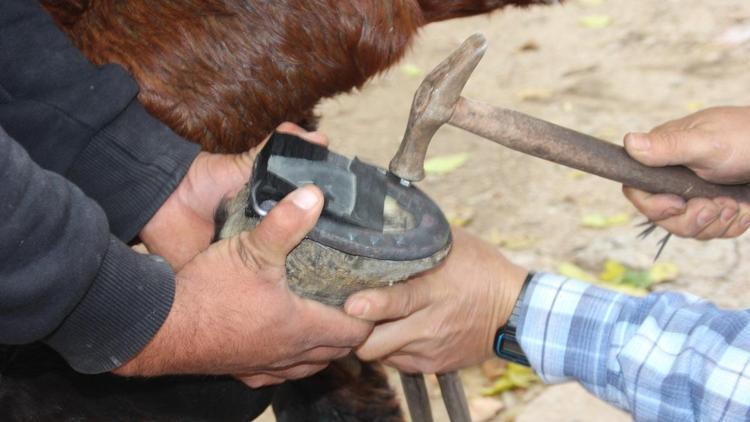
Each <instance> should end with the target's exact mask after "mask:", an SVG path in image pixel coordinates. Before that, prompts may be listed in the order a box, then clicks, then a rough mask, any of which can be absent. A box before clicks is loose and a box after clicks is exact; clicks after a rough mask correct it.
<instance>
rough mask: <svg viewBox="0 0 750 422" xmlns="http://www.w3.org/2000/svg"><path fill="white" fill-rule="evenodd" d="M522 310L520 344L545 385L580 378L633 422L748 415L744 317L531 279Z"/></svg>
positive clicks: (673, 300) (675, 299)
mask: <svg viewBox="0 0 750 422" xmlns="http://www.w3.org/2000/svg"><path fill="white" fill-rule="evenodd" d="M520 306H521V307H522V308H521V312H522V316H521V323H520V324H519V331H518V332H519V341H520V343H521V346H522V348H523V350H524V352H525V353H526V355H527V356H528V358H529V361H530V362H531V364H532V366H533V367H534V369H535V370H536V371H537V372H538V373H539V374H540V376H541V377H542V378H543V379H544V380H545V381H546V382H560V381H564V380H570V379H575V380H578V381H580V382H581V383H582V384H583V385H584V386H585V387H586V388H587V389H589V390H590V391H591V392H592V393H594V394H595V395H597V396H598V397H600V398H602V399H604V400H607V401H608V402H610V403H612V404H615V405H617V406H619V407H622V408H624V409H626V410H628V411H630V412H631V413H632V414H633V416H634V418H635V419H636V420H641V419H643V420H657V419H659V420H662V419H669V420H687V419H702V420H719V419H721V418H722V415H725V417H726V416H731V415H742V416H743V417H744V415H745V414H746V413H747V412H748V410H750V407H748V403H747V397H750V383H748V382H746V380H747V377H748V376H749V375H750V368H748V367H747V365H746V364H747V363H748V362H750V328H748V326H749V325H750V314H748V312H746V311H724V310H719V309H717V308H716V307H715V306H713V305H711V304H710V303H707V302H705V301H701V300H699V299H697V298H695V297H692V296H689V295H683V294H677V293H652V294H651V295H649V296H647V297H645V298H635V297H630V296H626V295H622V294H617V293H614V292H611V291H608V290H604V289H600V288H597V287H594V286H591V285H588V284H586V283H583V282H579V281H575V280H570V279H566V278H564V277H560V276H554V275H550V274H538V275H537V276H536V277H535V278H534V280H533V281H532V283H531V285H530V286H529V288H528V290H527V292H526V294H525V295H524V297H523V298H522V302H521V304H520ZM740 379H742V380H745V381H742V382H738V380H740ZM724 412H728V413H726V414H725V413H724ZM670 418H671V419H670ZM730 419H731V418H730Z"/></svg>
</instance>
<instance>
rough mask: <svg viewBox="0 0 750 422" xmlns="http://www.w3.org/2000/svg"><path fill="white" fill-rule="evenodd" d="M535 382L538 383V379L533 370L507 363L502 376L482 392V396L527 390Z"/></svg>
mask: <svg viewBox="0 0 750 422" xmlns="http://www.w3.org/2000/svg"><path fill="white" fill-rule="evenodd" d="M537 382H539V377H538V376H537V375H536V374H535V373H534V370H533V369H531V368H529V367H527V366H523V365H518V364H516V363H508V366H507V368H506V370H505V372H504V373H503V375H502V376H500V378H498V379H497V380H496V381H495V383H494V384H493V385H492V386H490V387H489V388H486V389H484V390H482V395H483V396H495V395H498V394H500V393H503V392H505V391H510V390H516V389H519V388H529V387H530V386H531V385H532V384H534V383H537Z"/></svg>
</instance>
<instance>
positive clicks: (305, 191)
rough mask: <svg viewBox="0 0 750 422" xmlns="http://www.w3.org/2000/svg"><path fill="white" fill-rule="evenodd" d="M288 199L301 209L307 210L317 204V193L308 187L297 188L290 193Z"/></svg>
mask: <svg viewBox="0 0 750 422" xmlns="http://www.w3.org/2000/svg"><path fill="white" fill-rule="evenodd" d="M289 199H291V200H292V202H293V203H294V205H296V206H297V207H299V208H301V209H303V210H309V209H311V208H313V207H315V205H317V204H318V195H315V193H313V192H312V191H311V190H310V188H308V187H303V188H299V189H297V190H296V191H294V192H292V193H290V194H289Z"/></svg>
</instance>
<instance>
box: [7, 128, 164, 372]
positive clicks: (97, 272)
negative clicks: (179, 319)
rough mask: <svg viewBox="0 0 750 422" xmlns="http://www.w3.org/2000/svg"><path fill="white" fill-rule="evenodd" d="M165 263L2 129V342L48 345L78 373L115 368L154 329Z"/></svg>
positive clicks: (160, 319) (161, 308)
mask: <svg viewBox="0 0 750 422" xmlns="http://www.w3.org/2000/svg"><path fill="white" fill-rule="evenodd" d="M173 297H174V274H173V273H172V271H171V269H170V268H169V266H168V265H167V264H166V263H164V262H163V261H160V260H159V259H158V258H153V257H150V256H146V255H140V254H138V253H136V252H134V251H132V250H131V249H130V248H128V247H127V246H126V245H125V244H123V243H122V242H121V241H119V240H118V239H116V238H115V237H114V236H112V235H111V234H110V232H109V227H108V224H107V217H106V215H105V214H104V212H103V210H102V209H101V207H99V206H98V205H97V204H96V202H94V201H93V200H91V199H89V198H87V197H86V196H85V195H84V194H83V192H81V190H80V189H78V188H77V187H76V186H75V185H73V184H72V183H70V182H69V181H68V180H66V179H64V178H63V177H61V176H59V175H57V174H55V173H52V172H49V171H46V170H43V169H41V168H40V167H39V166H37V165H36V164H35V163H34V162H33V161H32V160H31V159H30V158H29V156H28V154H27V153H26V152H25V151H24V149H23V148H22V147H21V146H20V145H18V144H17V143H16V142H14V141H13V140H12V139H10V137H8V135H7V134H6V133H5V132H4V131H3V130H2V128H0V344H26V343H31V342H35V341H40V340H41V341H45V342H46V343H47V344H49V345H50V346H52V347H53V348H54V349H56V350H57V351H58V352H59V353H60V354H61V355H62V356H63V357H64V358H65V359H66V360H67V361H68V362H69V363H70V365H71V366H72V367H73V368H74V369H76V370H78V371H80V372H84V373H99V372H104V371H108V370H111V369H113V368H116V367H118V366H120V365H122V364H123V363H125V362H127V361H128V360H129V359H130V358H132V357H133V356H135V355H136V354H137V353H138V352H139V351H140V350H141V349H142V348H143V347H144V346H145V345H146V344H147V343H148V342H149V341H150V340H151V338H152V337H153V336H154V334H155V333H156V331H158V329H159V328H160V327H161V325H162V323H163V322H164V319H165V318H166V316H167V314H168V313H169V309H170V307H171V304H172V300H173Z"/></svg>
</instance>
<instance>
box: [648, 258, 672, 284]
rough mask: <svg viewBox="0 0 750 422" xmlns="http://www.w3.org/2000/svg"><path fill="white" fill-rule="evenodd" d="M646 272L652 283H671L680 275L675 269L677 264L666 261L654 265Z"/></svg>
mask: <svg viewBox="0 0 750 422" xmlns="http://www.w3.org/2000/svg"><path fill="white" fill-rule="evenodd" d="M648 272H649V275H650V276H651V281H652V282H653V283H663V282H665V281H672V280H675V279H676V278H677V276H678V275H680V269H679V267H677V264H675V263H673V262H667V261H663V262H657V263H655V264H654V265H652V266H651V268H650V269H649V270H648Z"/></svg>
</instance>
